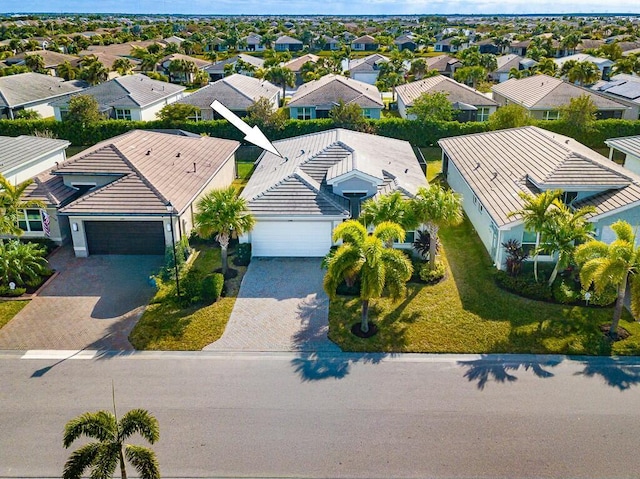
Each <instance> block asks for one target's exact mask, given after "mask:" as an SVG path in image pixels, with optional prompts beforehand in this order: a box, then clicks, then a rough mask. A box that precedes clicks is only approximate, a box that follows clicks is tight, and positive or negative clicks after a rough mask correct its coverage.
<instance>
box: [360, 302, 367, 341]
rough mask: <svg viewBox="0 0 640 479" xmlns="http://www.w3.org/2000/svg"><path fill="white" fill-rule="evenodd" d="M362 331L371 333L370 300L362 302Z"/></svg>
mask: <svg viewBox="0 0 640 479" xmlns="http://www.w3.org/2000/svg"><path fill="white" fill-rule="evenodd" d="M360 331H362V332H363V333H368V332H369V300H368V299H363V300H362V317H361V318H360Z"/></svg>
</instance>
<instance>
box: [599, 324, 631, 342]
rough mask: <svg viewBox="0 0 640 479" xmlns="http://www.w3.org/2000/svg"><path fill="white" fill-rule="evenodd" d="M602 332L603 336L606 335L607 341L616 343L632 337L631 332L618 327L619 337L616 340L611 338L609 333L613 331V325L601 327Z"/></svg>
mask: <svg viewBox="0 0 640 479" xmlns="http://www.w3.org/2000/svg"><path fill="white" fill-rule="evenodd" d="M600 331H602V334H604V335H605V336H606V337H607V339H609V340H611V341H613V342H615V341H622V340H624V339H627V338H628V337H629V336H631V333H630V332H629V331H627V330H626V329H624V328H621V327H620V326H618V331H616V332H617V333H618V335H617V337H616V338H615V339H613V338H611V336H609V331H611V325H610V324H602V325H600Z"/></svg>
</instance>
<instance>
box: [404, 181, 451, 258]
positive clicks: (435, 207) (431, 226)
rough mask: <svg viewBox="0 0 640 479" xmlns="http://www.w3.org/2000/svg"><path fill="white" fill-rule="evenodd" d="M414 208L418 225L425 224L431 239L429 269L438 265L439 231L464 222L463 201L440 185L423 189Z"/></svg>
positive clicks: (416, 197) (415, 198)
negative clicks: (441, 228) (444, 227)
mask: <svg viewBox="0 0 640 479" xmlns="http://www.w3.org/2000/svg"><path fill="white" fill-rule="evenodd" d="M412 207H413V211H414V213H413V214H414V215H415V218H416V220H417V222H418V223H420V224H424V225H425V226H426V230H427V232H428V233H429V236H430V238H431V243H430V246H429V267H430V268H431V269H433V268H434V267H435V265H436V252H437V244H438V230H439V229H440V227H442V226H447V225H456V224H460V223H461V222H462V220H463V214H462V199H461V198H460V195H457V194H455V193H454V192H453V191H451V190H445V189H444V188H443V187H442V186H440V185H435V184H432V185H429V187H428V188H425V187H421V188H419V189H418V191H417V192H416V196H415V197H414V198H413V200H412Z"/></svg>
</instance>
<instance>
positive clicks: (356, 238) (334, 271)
mask: <svg viewBox="0 0 640 479" xmlns="http://www.w3.org/2000/svg"><path fill="white" fill-rule="evenodd" d="M404 236H405V232H404V230H403V229H402V227H400V226H399V225H397V224H395V223H391V222H383V223H380V224H379V225H378V226H376V228H375V229H374V230H373V234H371V235H369V234H368V233H367V230H366V228H365V227H364V226H363V225H362V224H360V223H359V222H358V221H356V220H349V221H345V222H344V223H341V224H340V225H338V226H337V227H336V229H335V230H334V231H333V241H334V242H338V241H340V240H342V241H343V243H342V245H341V246H340V247H339V248H338V249H337V250H336V251H335V252H334V253H333V254H332V255H331V257H330V258H329V259H328V261H327V262H328V268H327V274H326V275H325V277H324V290H325V291H326V293H327V295H328V296H329V297H330V298H332V299H333V298H334V297H335V295H336V289H337V288H338V286H339V285H340V283H341V282H342V281H344V280H347V281H348V282H352V281H354V280H355V279H359V280H360V299H361V301H362V316H361V323H360V330H361V331H362V332H363V333H368V332H369V301H370V300H371V299H375V298H379V297H380V296H382V293H383V291H384V290H385V289H386V290H387V291H388V292H389V296H390V297H391V298H392V299H399V298H401V297H402V296H404V294H405V291H406V282H407V281H409V279H410V278H411V273H413V267H412V265H411V261H409V259H408V258H407V257H406V255H405V254H404V253H402V252H401V251H398V250H395V249H391V248H386V247H385V243H387V242H388V241H389V240H391V241H393V240H394V239H396V240H401V239H402V238H404Z"/></svg>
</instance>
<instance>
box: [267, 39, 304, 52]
mask: <svg viewBox="0 0 640 479" xmlns="http://www.w3.org/2000/svg"><path fill="white" fill-rule="evenodd" d="M274 46H275V50H276V51H277V52H299V51H300V50H302V48H303V47H304V45H303V43H302V42H301V41H300V40H298V39H296V38H293V37H290V36H288V35H282V36H281V37H278V38H277V39H276V41H275V43H274Z"/></svg>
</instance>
